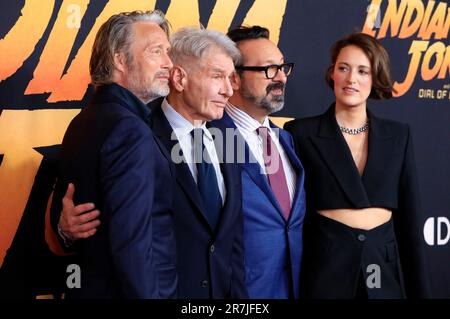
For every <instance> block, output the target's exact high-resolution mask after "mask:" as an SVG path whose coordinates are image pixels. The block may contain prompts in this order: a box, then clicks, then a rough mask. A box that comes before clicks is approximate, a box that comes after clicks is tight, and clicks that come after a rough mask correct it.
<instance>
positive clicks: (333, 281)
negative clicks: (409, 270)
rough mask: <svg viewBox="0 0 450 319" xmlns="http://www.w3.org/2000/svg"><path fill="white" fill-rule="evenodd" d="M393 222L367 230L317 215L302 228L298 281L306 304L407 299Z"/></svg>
mask: <svg viewBox="0 0 450 319" xmlns="http://www.w3.org/2000/svg"><path fill="white" fill-rule="evenodd" d="M398 256H399V254H398V250H397V242H396V239H395V233H394V225H393V222H392V219H391V220H389V221H388V222H386V223H384V224H382V225H380V226H378V227H375V228H373V229H371V230H363V229H357V228H352V227H349V226H347V225H345V224H342V223H340V222H337V221H335V220H333V219H330V218H327V217H324V216H322V215H320V214H314V216H312V217H311V216H310V218H309V220H308V221H307V222H305V225H304V254H303V267H302V276H301V289H302V291H301V292H302V295H303V296H304V297H306V298H332V299H341V298H369V299H402V298H405V293H404V290H405V289H404V284H403V276H402V271H401V265H400V260H399V257H398Z"/></svg>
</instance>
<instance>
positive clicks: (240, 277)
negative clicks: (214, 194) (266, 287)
mask: <svg viewBox="0 0 450 319" xmlns="http://www.w3.org/2000/svg"><path fill="white" fill-rule="evenodd" d="M239 180H240V171H239ZM239 185H240V187H239V188H238V189H237V190H233V191H236V192H238V193H237V194H239V207H240V208H241V209H240V210H239V212H238V216H237V223H236V229H235V235H234V241H233V251H232V256H231V258H232V259H231V271H232V274H231V298H233V299H247V298H248V292H247V287H246V285H245V266H244V225H243V224H244V216H243V213H242V189H241V187H242V186H241V183H240V182H239Z"/></svg>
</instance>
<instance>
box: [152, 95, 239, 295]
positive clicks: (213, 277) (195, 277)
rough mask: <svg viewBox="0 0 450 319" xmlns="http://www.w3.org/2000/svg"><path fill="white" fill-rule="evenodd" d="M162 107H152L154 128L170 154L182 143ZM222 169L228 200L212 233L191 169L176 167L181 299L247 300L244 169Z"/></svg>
mask: <svg viewBox="0 0 450 319" xmlns="http://www.w3.org/2000/svg"><path fill="white" fill-rule="evenodd" d="M161 103H162V99H160V100H157V101H155V103H152V116H151V122H150V123H151V127H152V130H153V132H154V134H155V135H157V136H158V138H159V139H160V140H161V142H162V143H163V144H164V145H165V147H166V149H167V151H168V152H169V153H171V152H172V149H174V147H175V145H176V144H178V140H177V139H176V136H175V135H174V134H173V130H172V127H171V126H170V124H169V122H168V120H167V119H166V117H165V115H164V112H163V111H162V109H161ZM172 135H173V136H174V137H173V138H174V139H172V138H171V137H172ZM216 149H217V144H216ZM218 152H219V153H220V152H221V150H218ZM219 158H220V155H219ZM224 158H225V157H224ZM220 168H221V171H222V174H223V177H224V182H225V185H226V189H227V195H226V200H225V206H224V207H223V209H222V213H221V216H220V218H219V222H218V225H217V227H216V228H215V229H213V228H212V227H211V226H210V225H209V223H208V220H207V218H206V215H205V209H204V207H203V203H202V199H201V197H200V192H199V191H198V188H197V185H196V183H195V181H194V179H193V177H192V175H191V172H190V170H189V167H188V165H187V164H186V163H184V162H181V163H178V164H175V170H176V186H175V189H174V190H175V193H174V196H175V200H174V202H173V212H174V223H175V236H176V240H177V260H178V267H177V270H178V278H179V280H178V297H179V298H214V299H217V298H219V299H222V298H230V297H231V298H246V297H247V290H246V288H245V280H244V253H243V238H242V232H243V230H242V228H243V226H242V222H243V221H242V219H243V217H242V213H241V207H242V188H241V178H240V170H239V166H238V164H224V163H221V164H220Z"/></svg>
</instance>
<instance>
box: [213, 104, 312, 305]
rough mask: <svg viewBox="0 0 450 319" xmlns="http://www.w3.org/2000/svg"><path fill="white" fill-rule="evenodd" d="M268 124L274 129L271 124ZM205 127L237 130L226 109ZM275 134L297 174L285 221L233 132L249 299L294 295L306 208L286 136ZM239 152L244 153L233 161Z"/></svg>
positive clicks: (300, 175)
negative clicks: (239, 180)
mask: <svg viewBox="0 0 450 319" xmlns="http://www.w3.org/2000/svg"><path fill="white" fill-rule="evenodd" d="M270 124H271V127H273V128H276V129H279V128H277V127H276V126H275V125H273V123H270ZM211 125H212V126H214V127H217V128H219V129H220V130H221V131H222V133H223V134H224V135H226V130H227V129H235V130H237V128H236V125H235V124H234V122H233V120H232V119H231V117H230V116H229V115H228V114H227V113H226V112H225V114H224V116H223V117H222V119H220V120H217V121H213V122H211ZM237 132H238V131H237ZM278 132H279V140H280V144H281V145H282V147H283V149H284V151H285V153H286V155H287V157H288V158H289V161H290V163H291V165H292V167H293V168H294V170H295V173H296V174H297V183H296V191H295V195H294V199H293V202H292V208H291V213H290V216H289V219H288V220H286V219H285V217H284V215H283V212H282V209H281V207H280V205H279V203H278V201H277V199H276V197H275V195H274V193H273V191H272V189H271V187H270V184H269V182H268V179H267V177H266V175H264V174H262V173H261V166H260V165H259V164H258V162H257V161H256V159H255V158H254V156H253V154H252V153H251V151H250V148H249V147H248V145H247V143H245V141H244V138H243V137H242V136H241V135H240V134H239V133H238V134H236V135H235V142H234V147H235V148H234V149H235V155H237V156H236V158H235V159H234V160H235V161H236V162H239V163H240V165H241V167H242V173H241V178H242V190H243V199H242V214H243V216H244V251H245V281H246V285H247V289H248V293H249V297H250V298H258V299H267V298H270V299H273V298H275V299H284V298H298V297H299V287H300V282H299V280H300V266H301V259H302V250H303V244H302V232H303V219H304V216H305V211H306V207H305V191H304V188H303V181H304V171H303V166H302V164H301V163H300V160H299V159H298V157H297V156H296V154H295V150H294V144H293V141H292V137H291V136H290V134H289V133H288V132H286V131H284V130H282V129H279V131H278ZM239 139H240V140H239ZM230 145H231V144H230ZM242 145H243V146H244V149H243V150H242V149H241V150H240V151H241V152H239V151H238V150H237V149H236V148H238V147H242ZM239 154H244V155H245V157H243V158H242V159H239V158H238V156H239Z"/></svg>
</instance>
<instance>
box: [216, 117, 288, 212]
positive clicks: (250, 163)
mask: <svg viewBox="0 0 450 319" xmlns="http://www.w3.org/2000/svg"><path fill="white" fill-rule="evenodd" d="M211 125H212V126H214V127H218V128H220V129H221V130H222V132H223V134H225V131H226V129H227V128H232V129H234V130H236V138H235V140H234V142H235V143H234V160H235V161H236V162H237V163H241V167H242V169H243V170H244V171H245V172H246V173H247V174H248V175H249V176H250V178H251V179H252V181H253V182H254V183H255V184H256V185H257V186H258V187H259V188H260V189H261V190H262V191H263V192H264V194H265V195H266V196H267V198H268V199H269V200H270V202H271V203H272V204H273V205H274V207H276V209H277V211H278V214H279V215H280V218H282V219H283V220H284V215H283V211H282V209H281V207H280V204H279V203H278V200H277V198H276V197H275V195H274V193H273V191H272V189H271V187H270V185H269V181H268V179H267V176H266V175H265V174H264V173H263V171H262V170H263V168H262V167H261V166H260V165H259V163H258V161H257V160H256V158H255V157H254V156H253V154H252V152H251V151H250V148H249V147H248V145H247V143H246V142H245V140H244V137H243V136H242V135H241V133H240V131H239V130H238V129H237V127H236V125H235V124H234V122H233V120H232V119H231V117H230V116H229V115H228V114H227V112H224V115H223V117H222V119H220V120H216V121H213V122H211ZM242 145H244V156H243V157H244V158H243V159H240V158H238V157H237V156H236V155H239V154H240V153H239V152H238V150H237V147H241V146H242ZM241 153H242V152H241ZM243 187H245V186H244V185H243Z"/></svg>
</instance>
